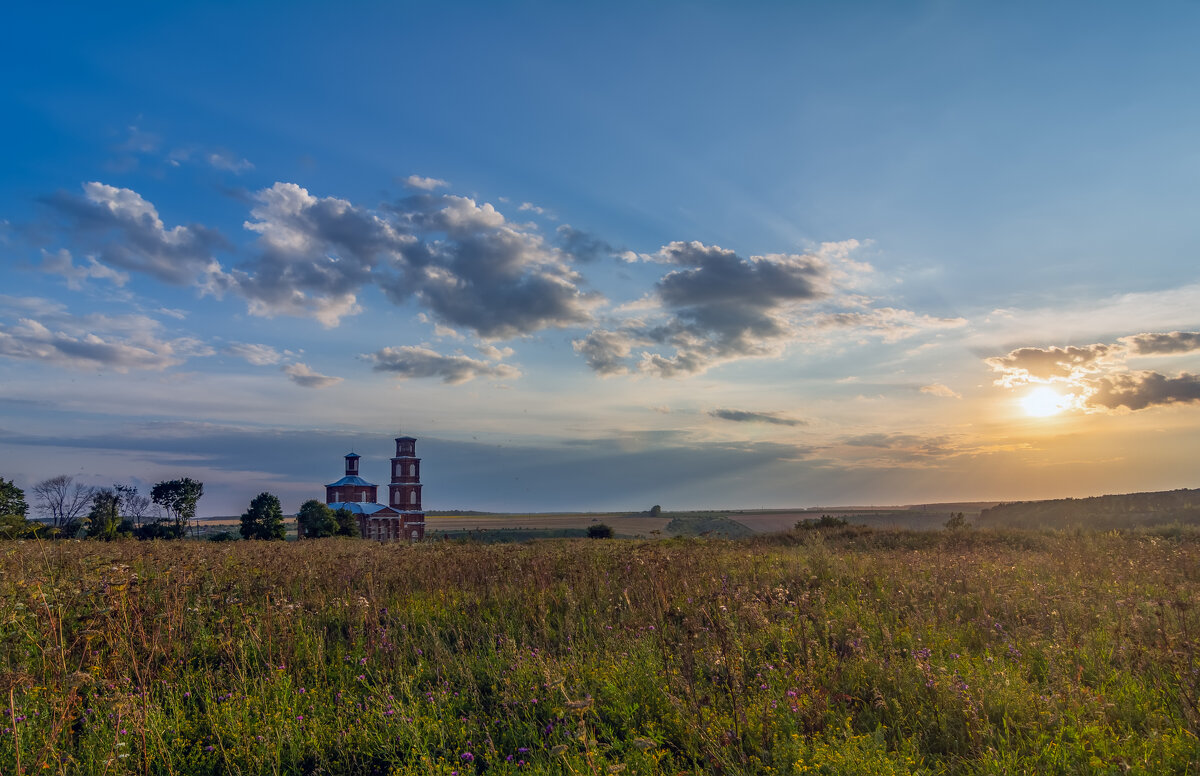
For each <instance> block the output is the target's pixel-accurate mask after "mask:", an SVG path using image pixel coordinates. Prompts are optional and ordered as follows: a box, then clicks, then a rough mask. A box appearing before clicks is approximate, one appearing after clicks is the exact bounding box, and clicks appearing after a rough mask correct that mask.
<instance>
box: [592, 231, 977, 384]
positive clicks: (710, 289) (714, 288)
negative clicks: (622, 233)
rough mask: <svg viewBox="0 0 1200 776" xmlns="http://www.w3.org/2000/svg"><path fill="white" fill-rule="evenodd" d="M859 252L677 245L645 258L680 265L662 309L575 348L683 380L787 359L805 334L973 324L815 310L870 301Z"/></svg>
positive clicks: (613, 365)
mask: <svg viewBox="0 0 1200 776" xmlns="http://www.w3.org/2000/svg"><path fill="white" fill-rule="evenodd" d="M856 246H857V243H856V242H854V241H847V242H846V243H838V244H830V245H825V246H822V249H821V251H819V252H817V253H814V254H802V255H795V254H770V255H766V256H751V257H749V258H745V257H742V256H739V255H738V254H737V253H735V252H734V251H731V250H726V249H724V248H720V247H717V246H710V245H704V244H702V243H699V242H673V243H670V244H669V245H666V246H664V247H663V248H662V249H660V250H659V251H658V252H657V253H655V254H652V255H643V256H640V257H638V258H640V259H642V260H644V261H650V262H655V263H660V264H668V265H674V266H676V267H680V269H674V270H672V271H670V272H668V273H667V274H666V275H664V276H663V277H662V278H661V279H660V280H659V281H658V282H657V283H656V284H655V289H654V296H653V299H652V301H657V302H658V303H659V305H660V306H661V308H660V310H659V311H656V312H652V313H651V319H650V320H649V321H640V320H639V321H634V322H630V323H627V324H625V325H623V326H619V327H617V328H613V329H597V330H595V331H592V332H591V333H590V334H589V335H587V336H586V337H584V338H582V339H579V340H576V341H575V342H574V345H575V350H576V351H577V352H579V353H580V354H582V355H583V356H584V357H585V359H586V360H587V363H588V365H589V366H590V367H591V368H592V369H593V370H595V371H597V372H599V373H601V374H608V375H612V374H623V373H627V372H632V371H637V372H641V373H643V374H652V375H656V376H659V377H675V376H688V375H693V374H699V373H701V372H704V371H706V370H708V369H710V368H712V367H713V366H716V365H718V364H721V363H724V362H727V361H732V360H735V359H741V358H750V357H762V356H774V355H778V354H780V353H781V352H782V351H783V349H784V347H785V346H786V345H787V344H788V343H790V342H792V341H794V340H796V339H797V338H799V337H800V336H801V334H802V333H803V332H804V331H805V330H806V329H815V328H845V329H853V330H855V331H856V332H861V333H865V334H868V335H874V336H882V337H884V338H885V339H899V338H901V337H906V336H911V335H912V334H915V333H917V332H919V331H924V330H928V329H933V328H945V327H951V326H962V325H964V324H965V323H966V321H964V320H962V319H961V318H953V319H949V318H931V317H929V316H923V315H917V314H915V313H911V312H908V311H906V310H896V309H893V308H882V309H879V310H867V311H865V312H864V311H862V310H861V309H860V310H858V311H855V312H851V313H842V314H830V313H820V314H817V313H814V312H812V308H813V307H814V306H821V307H830V306H846V305H849V306H853V307H857V308H862V307H863V306H864V305H865V303H866V300H864V299H862V298H861V297H852V296H850V295H849V294H848V293H847V288H849V287H850V286H851V285H852V277H853V276H854V275H855V274H857V273H862V272H867V271H869V267H867V265H864V264H857V263H855V262H853V261H851V260H850V259H849V258H848V254H849V253H850V252H851V251H852V250H853V249H854V248H855V247H856ZM839 315H840V316H841V317H838V316H839ZM635 351H637V352H636V355H635Z"/></svg>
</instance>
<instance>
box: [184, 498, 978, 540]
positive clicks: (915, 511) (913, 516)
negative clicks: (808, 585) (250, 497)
mask: <svg viewBox="0 0 1200 776" xmlns="http://www.w3.org/2000/svg"><path fill="white" fill-rule="evenodd" d="M991 503H992V502H986V504H984V506H986V505H989V504H991ZM980 506H981V505H980V504H978V503H975V504H970V505H960V504H951V505H940V504H939V505H931V506H930V507H929V508H928V509H927V510H922V509H921V508H912V509H908V508H904V507H879V508H863V507H851V508H846V507H830V508H828V509H795V510H774V509H764V510H713V511H683V512H663V513H662V514H661V515H660V516H659V517H651V516H649V515H648V514H645V513H638V512H632V513H631V512H541V513H525V514H521V513H512V514H508V513H496V514H485V515H480V514H465V515H453V514H438V515H426V516H425V529H426V532H427V533H447V532H460V531H498V530H508V531H511V530H521V531H547V532H551V531H561V530H564V529H586V528H587V527H588V526H590V525H594V524H596V523H605V524H607V525H610V526H612V528H613V530H614V531H615V532H616V535H617V536H618V537H622V538H630V539H633V538H651V537H654V536H657V535H661V534H663V533H665V532H666V530H667V525H668V524H669V523H670V522H671V520H672V519H673V518H676V517H681V518H689V517H709V516H716V517H725V518H728V519H730V520H733V521H735V522H738V523H741V524H742V525H744V526H746V527H747V528H749V529H750V530H751V531H753V532H755V533H759V534H770V533H780V532H783V531H789V530H791V529H792V528H793V527H794V526H795V525H796V523H798V522H800V521H801V520H812V519H816V518H818V517H820V516H821V515H833V516H835V517H842V518H844V519H846V520H848V521H849V522H850V523H851V524H854V525H868V526H871V527H873V528H897V529H906V530H916V531H924V530H937V529H939V528H941V527H942V526H943V525H944V524H945V522H946V519H947V518H948V516H949V511H950V509H952V508H953V509H954V510H955V511H964V512H965V513H966V516H967V518H968V521H970V520H973V519H974V518H975V517H976V516H977V515H978V514H979V508H980ZM963 507H966V509H963ZM971 507H974V509H973V510H972V509H971ZM198 522H199V523H200V525H201V526H203V527H205V528H207V529H208V531H209V532H214V531H218V530H233V531H235V532H236V530H237V526H238V524H239V519H238V517H237V516H234V515H228V516H223V517H207V518H202V519H200V520H199V521H198ZM285 523H286V525H287V527H288V531H289V533H290V534H294V533H295V519H294V518H293V517H290V516H289V517H288V518H287V519H286V521H285ZM656 531H657V532H658V533H657V534H656V533H655V532H656Z"/></svg>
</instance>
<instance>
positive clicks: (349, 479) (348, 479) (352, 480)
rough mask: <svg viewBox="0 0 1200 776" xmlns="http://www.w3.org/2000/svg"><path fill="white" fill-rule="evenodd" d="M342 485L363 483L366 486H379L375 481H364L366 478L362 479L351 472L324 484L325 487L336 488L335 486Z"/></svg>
mask: <svg viewBox="0 0 1200 776" xmlns="http://www.w3.org/2000/svg"><path fill="white" fill-rule="evenodd" d="M342 485H365V486H367V487H368V488H377V487H379V486H378V485H376V484H375V483H373V482H367V481H366V480H364V479H363V478H362V477H358V476H355V475H353V474H348V475H346V476H345V477H342V478H341V479H340V480H338V481H337V482H331V483H329V484H328V485H326V486H325V487H327V488H337V487H340V486H342Z"/></svg>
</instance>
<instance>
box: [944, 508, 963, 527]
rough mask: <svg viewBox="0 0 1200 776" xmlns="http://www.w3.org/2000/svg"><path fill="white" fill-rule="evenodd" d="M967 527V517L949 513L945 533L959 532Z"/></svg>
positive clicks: (961, 514) (960, 513) (959, 513)
mask: <svg viewBox="0 0 1200 776" xmlns="http://www.w3.org/2000/svg"><path fill="white" fill-rule="evenodd" d="M966 527H967V516H966V515H964V514H963V513H962V512H952V513H950V519H949V520H947V521H946V530H947V531H961V530H962V529H964V528H966Z"/></svg>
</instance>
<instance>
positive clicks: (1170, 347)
mask: <svg viewBox="0 0 1200 776" xmlns="http://www.w3.org/2000/svg"><path fill="white" fill-rule="evenodd" d="M1121 343H1122V344H1124V345H1125V346H1126V347H1128V348H1129V352H1130V353H1131V354H1133V355H1137V356H1157V355H1180V354H1183V353H1194V352H1196V351H1198V350H1200V331H1172V332H1167V333H1165V334H1134V335H1131V336H1129V337H1122V338H1121Z"/></svg>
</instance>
